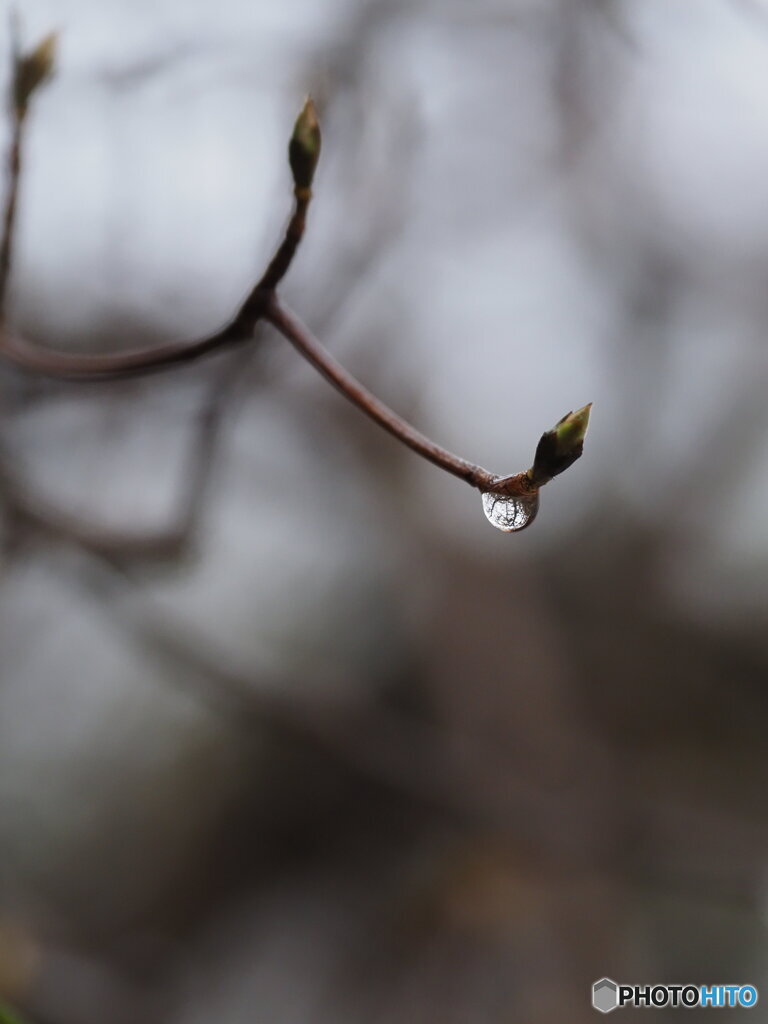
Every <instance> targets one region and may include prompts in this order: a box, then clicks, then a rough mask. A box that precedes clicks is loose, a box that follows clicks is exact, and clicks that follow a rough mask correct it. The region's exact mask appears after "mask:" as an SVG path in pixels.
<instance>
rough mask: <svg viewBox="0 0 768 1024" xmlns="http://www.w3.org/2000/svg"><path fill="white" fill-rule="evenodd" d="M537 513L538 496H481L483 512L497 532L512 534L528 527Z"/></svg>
mask: <svg viewBox="0 0 768 1024" xmlns="http://www.w3.org/2000/svg"><path fill="white" fill-rule="evenodd" d="M538 511H539V496H538V494H516V495H514V496H509V495H507V494H491V493H490V492H488V491H486V492H485V493H484V494H483V512H485V515H486V518H487V519H488V522H489V523H492V524H493V525H494V526H495V527H496V529H497V530H503V531H504V532H505V533H513V532H514V531H515V530H524V529H525V527H526V526H530V524H531V523H532V522H533V520H534V519H535V518H536V513H537V512H538Z"/></svg>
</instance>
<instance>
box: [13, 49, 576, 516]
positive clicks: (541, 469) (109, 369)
mask: <svg viewBox="0 0 768 1024" xmlns="http://www.w3.org/2000/svg"><path fill="white" fill-rule="evenodd" d="M43 52H44V51H43V50H42V49H41V48H40V47H39V48H38V50H37V51H35V52H34V54H32V55H30V57H27V58H23V59H21V61H22V63H19V61H20V58H18V56H17V57H16V68H17V81H18V68H19V67H21V66H22V64H23V62H24V61H27V62H29V61H30V60H31V59H32V58H33V57H35V55H37V54H40V53H43ZM45 56H46V57H47V56H49V55H48V54H47V53H46V54H45ZM49 71H50V67H48V70H47V72H46V74H47V73H49ZM43 77H45V75H43V76H42V77H41V76H40V75H38V78H37V84H39V83H40V81H42V80H43ZM16 91H17V92H18V89H17V87H16ZM25 111H26V101H25V103H24V105H23V106H20V104H19V102H18V98H17V99H16V100H15V107H14V112H15V129H16V131H15V135H14V143H13V145H12V148H11V154H10V167H9V189H8V197H7V200H6V217H5V222H4V233H3V237H2V240H1V242H0V259H4V261H5V263H4V264H3V263H2V262H0V274H2V272H3V267H4V268H5V277H6V278H7V274H8V269H9V267H10V261H11V249H12V241H13V227H14V214H15V209H16V196H17V191H18V184H19V177H20V168H21V143H22V127H23V121H24V112H25ZM319 154H320V130H319V126H318V122H317V115H316V113H315V109H314V106H313V104H312V102H311V100H309V99H308V100H307V102H306V103H305V105H304V108H303V109H302V111H301V114H300V115H299V117H298V119H297V121H296V125H295V128H294V132H293V136H292V138H291V142H290V146H289V161H290V165H291V171H292V174H293V181H294V197H295V205H294V210H293V214H292V216H291V218H290V221H289V223H288V226H287V229H286V232H285V235H284V237H283V240H282V242H281V244H280V245H279V246H278V249H277V251H276V253H275V255H274V257H273V258H272V260H271V261H270V263H269V265H268V267H267V269H266V270H265V272H264V273H263V275H262V276H261V278H260V279H259V281H258V282H257V283H256V285H255V286H254V287H253V289H252V290H251V292H250V294H249V295H248V297H247V298H246V299H245V301H244V302H243V304H242V305H241V307H240V309H239V311H238V312H237V313H236V315H235V316H234V317H233V319H232V320H231V321H230V323H229V324H228V325H227V326H226V327H224V328H223V329H222V330H221V331H219V332H217V333H215V334H213V335H210V336H208V337H205V338H200V339H197V340H194V341H185V342H177V343H172V344H169V345H165V346H161V347H160V348H152V349H140V350H138V351H133V352H127V353H117V354H114V353H113V354H108V355H78V354H70V353H63V352H57V351H52V350H50V349H44V348H41V347H39V346H35V345H33V344H31V343H29V342H28V341H26V340H24V339H22V338H19V337H17V336H15V335H13V334H11V333H10V332H8V331H7V330H5V328H4V326H3V321H2V318H1V317H0V354H2V355H4V356H5V357H6V358H7V359H9V360H10V361H12V362H14V363H15V364H16V365H18V366H21V367H23V368H25V369H27V370H32V371H34V372H36V373H40V374H44V375H47V376H52V377H58V378H65V379H74V380H105V379H110V378H116V377H125V376H129V375H135V374H144V373H149V372H153V371H157V370H161V369H167V368H169V367H172V366H176V365H178V364H180V363H186V362H190V361H192V360H195V359H199V358H201V357H202V356H205V355H208V354H210V353H212V352H215V351H218V350H220V349H221V348H223V347H226V346H228V345H233V344H237V343H242V342H243V341H245V340H248V339H249V338H250V337H251V336H252V334H253V330H254V328H255V326H256V324H257V322H258V321H259V320H260V319H262V318H266V319H268V320H269V321H270V322H271V323H272V325H273V326H274V327H276V328H277V330H278V331H279V332H280V333H281V334H282V335H283V336H284V337H285V338H287V339H288V340H289V341H290V342H291V343H292V344H293V345H294V347H295V348H296V349H297V350H298V351H299V352H300V353H301V354H302V355H303V356H304V358H305V359H307V360H308V361H309V362H310V363H311V364H312V366H314V367H315V369H317V370H318V371H319V372H320V373H321V374H322V376H324V377H325V378H326V380H328V381H329V382H330V383H331V384H333V386H334V387H335V388H336V389H337V390H338V391H340V392H341V393H342V394H343V395H344V396H345V397H346V398H348V399H349V401H351V402H352V403H353V404H354V405H356V406H357V407H358V408H359V409H361V410H362V411H363V412H364V413H365V414H366V415H367V416H369V417H370V418H371V419H372V420H373V421H374V422H375V423H377V424H378V425H379V426H381V427H383V428H384V430H386V431H387V432H388V433H390V434H391V435H392V436H393V437H395V438H397V440H399V441H400V442H401V443H402V444H404V445H406V446H407V447H408V448H410V449H411V450H412V451H414V452H416V453H417V454H418V455H420V456H421V457H422V458H425V459H427V460H428V461H429V462H431V463H433V465H436V466H438V467H439V468H440V469H443V470H445V471H446V472H448V473H451V474H452V475H453V476H457V477H459V479H461V480H464V481H465V482H466V483H468V484H469V485H470V486H472V487H476V488H477V489H479V490H481V491H483V492H488V493H491V494H496V495H499V496H501V497H513V498H514V497H519V498H522V499H525V500H527V501H528V503H529V513H528V514H527V515H526V517H525V520H524V521H525V523H528V522H531V521H532V519H533V516H534V515H535V509H536V507H537V505H536V498H537V495H538V491H539V488H540V487H541V486H543V485H544V484H545V483H547V482H548V481H549V480H551V479H552V477H554V476H555V475H557V473H559V472H562V471H563V469H565V468H567V466H568V465H570V464H571V463H572V462H574V461H575V460H576V459H577V458H578V457H579V456H580V455H581V448H582V442H583V437H584V432H585V430H586V423H587V419H588V414H589V408H588V407H585V409H584V410H580V412H579V413H577V414H575V419H574V414H570V413H569V414H568V416H567V417H564V418H563V420H561V421H560V423H559V424H558V425H557V426H556V427H555V429H554V430H553V431H549V432H548V433H547V434H545V435H544V436H543V437H542V440H541V442H540V443H539V447H538V448H537V451H536V459H535V461H534V464H533V466H532V468H531V469H530V470H527V471H526V472H523V473H517V474H516V475H514V476H508V477H500V476H497V475H495V474H493V473H490V472H489V471H488V470H486V469H483V468H482V467H481V466H477V465H475V464H474V463H471V462H468V461H467V460H466V459H463V458H461V457H460V456H458V455H455V454H453V453H452V452H449V451H448V450H447V449H445V448H443V447H441V446H440V445H438V444H436V443H435V442H434V441H432V440H430V438H428V437H426V436H425V435H424V434H422V433H420V432H419V431H418V430H416V429H415V428H414V427H412V426H411V425H410V424H409V423H407V422H406V421H405V420H403V419H402V417H400V416H398V415H397V413H395V412H394V411H393V410H392V409H390V408H389V407H388V406H387V405H385V404H384V402H382V401H381V400H380V399H378V398H377V397H376V396H375V395H373V394H372V393H371V392H370V391H368V390H367V388H365V387H363V385H362V384H360V382H359V381H357V380H356V379H355V378H354V377H353V376H352V375H351V374H350V373H348V372H347V371H346V370H345V369H344V368H343V367H342V366H341V365H340V364H339V363H337V362H336V360H335V359H334V358H333V357H332V356H331V355H330V354H329V353H328V352H327V351H326V350H325V349H324V348H323V346H322V345H321V344H320V342H319V341H318V340H317V339H316V338H314V337H313V336H312V334H311V333H310V332H309V331H308V330H307V328H306V327H304V325H303V324H302V323H301V322H300V321H299V320H298V319H297V318H296V317H295V316H294V315H293V314H292V313H291V312H290V311H289V310H288V309H287V308H286V307H285V306H284V305H282V304H281V303H280V301H279V300H278V298H277V291H276V289H277V286H278V285H279V283H280V282H281V281H282V279H283V277H284V276H285V274H286V273H287V271H288V269H289V267H290V266H291V263H292V261H293V258H294V256H295V254H296V251H297V249H298V246H299V243H300V242H301V239H302V237H303V235H304V229H305V225H306V217H307V210H308V207H309V203H310V200H311V197H312V192H311V186H312V180H313V176H314V172H315V168H316V166H317V161H318V157H319ZM5 283H6V282H5V279H3V278H0V287H2V288H4V285H5ZM1 297H2V291H0V298H1ZM1 312H2V305H1V304H0V313H1ZM577 427H578V429H576V428H577ZM545 442H547V443H546V444H545ZM491 518H492V521H494V520H493V517H491ZM510 522H512V523H515V525H510V526H509V527H507V526H505V525H502V527H501V528H502V529H507V528H509V529H518V528H520V526H521V525H522V522H521V523H516V522H515V519H514V517H513V519H512V520H511V521H510ZM496 525H500V523H499V522H496Z"/></svg>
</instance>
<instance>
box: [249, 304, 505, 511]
mask: <svg viewBox="0 0 768 1024" xmlns="http://www.w3.org/2000/svg"><path fill="white" fill-rule="evenodd" d="M264 318H265V319H266V320H268V321H269V323H271V324H272V325H273V327H275V328H276V329H277V330H278V331H279V332H280V333H281V334H282V335H283V337H284V338H286V339H287V340H288V341H290V343H291V344H292V345H293V346H294V348H295V349H296V350H297V351H298V352H299V353H300V354H301V355H302V356H304V358H305V359H306V360H307V362H308V363H310V364H311V365H312V366H314V368H315V369H316V370H317V371H318V372H319V373H321V374H322V375H323V377H325V379H326V380H327V381H329V382H330V383H331V384H332V385H333V386H334V387H335V388H336V390H337V391H339V392H341V394H342V395H344V397H345V398H347V399H348V400H349V401H350V402H352V404H353V405H356V406H357V408H358V409H360V410H361V411H362V412H364V413H365V414H366V416H369V417H370V418H371V419H372V420H373V421H374V422H375V423H378V424H379V426H380V427H383V428H384V430H386V431H387V432H388V433H390V434H392V436H393V437H396V438H397V439H398V441H401V442H402V443H403V444H404V445H406V446H407V447H408V448H410V449H411V450H412V451H414V452H416V454H417V455H421V456H422V458H425V459H428V460H429V461H430V462H432V463H433V464H434V465H435V466H439V467H440V469H444V470H445V471H446V472H447V473H452V474H453V475H454V476H457V477H459V479H461V480H464V481H465V482H466V483H468V484H470V486H472V487H477V488H479V489H480V490H483V491H493V490H494V489H495V488H496V487H497V486H498V484H499V481H500V477H497V476H495V475H494V474H493V473H489V472H488V470H487V469H483V468H482V466H475V465H474V464H473V463H471V462H467V460H466V459H462V458H460V457H459V456H458V455H454V454H453V452H449V451H448V450H447V449H446V448H442V447H441V446H440V445H438V444H435V442H434V441H431V440H430V439H429V438H428V437H426V436H425V435H424V434H422V433H420V432H419V431H418V430H416V429H415V428H414V427H412V426H411V425H410V424H409V423H406V421H405V420H404V419H402V417H401V416H398V415H397V413H395V412H393V410H392V409H390V408H389V406H387V405H385V404H384V402H382V401H381V399H379V398H377V397H376V396H375V395H374V394H373V393H372V392H370V391H369V390H368V389H367V388H366V387H364V386H363V385H362V384H361V383H360V382H359V381H358V380H356V379H355V378H354V377H353V376H352V374H351V373H349V372H348V371H347V370H345V369H344V367H343V366H342V365H341V364H340V363H338V362H337V361H336V360H335V359H334V358H333V356H332V355H331V354H330V352H328V351H327V350H326V349H325V348H323V346H322V345H321V344H320V342H319V341H318V340H317V338H315V337H314V335H313V334H312V333H311V332H310V331H309V329H308V328H307V327H305V325H304V324H302V323H301V321H300V320H299V319H298V317H296V316H295V315H294V314H293V313H291V312H290V311H289V310H288V309H286V307H285V306H284V305H283V304H282V303H281V302H280V300H279V299H278V298H277V296H276V295H272V296H270V299H269V303H268V305H267V307H266V309H265V312H264Z"/></svg>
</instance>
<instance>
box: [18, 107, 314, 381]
mask: <svg viewBox="0 0 768 1024" xmlns="http://www.w3.org/2000/svg"><path fill="white" fill-rule="evenodd" d="M16 129H17V130H16V133H15V135H14V143H13V145H12V148H11V152H10V154H9V187H8V195H7V199H6V208H5V218H4V224H3V235H2V239H1V240H0V355H2V356H5V358H6V359H8V360H10V361H11V362H13V363H15V364H16V365H17V366H20V367H22V368H23V369H25V370H30V371H32V372H34V373H40V374H43V375H44V376H47V377H55V378H58V379H64V380H81V381H102V380H110V379H115V378H123V377H132V376H139V375H141V374H147V373H155V372H157V371H159V370H167V369H171V368H172V367H174V366H178V365H179V364H181V363H188V362H192V361H194V360H197V359H200V358H202V357H203V356H207V355H210V354H211V353H213V352H217V351H219V350H220V349H223V348H226V347H230V346H233V345H238V344H242V343H243V342H245V341H248V340H250V338H251V336H252V334H253V331H254V329H255V327H256V324H257V323H258V321H259V320H260V319H261V317H262V316H263V313H264V308H265V306H266V303H267V301H268V298H269V293H270V291H272V290H273V289H274V288H275V287H276V285H277V284H278V283H279V282H280V281H281V280H282V278H283V277H284V276H285V274H286V272H287V271H288V268H289V267H290V265H291V262H292V260H293V257H294V256H295V254H296V250H297V249H298V246H299V243H300V241H301V239H302V237H303V234H304V227H305V224H306V217H307V208H308V206H309V202H310V199H311V193H310V192H309V190H308V189H297V190H296V192H295V200H296V201H295V204H294V209H293V213H292V215H291V218H290V220H289V222H288V226H287V227H286V230H285V235H284V237H283V240H282V242H281V243H280V246H279V247H278V249H277V252H276V253H275V255H274V257H273V258H272V260H271V262H270V264H269V266H268V267H267V269H266V270H265V272H264V274H263V275H262V277H261V278H260V279H259V281H258V282H257V283H256V284H255V285H254V287H253V288H252V289H251V291H250V293H249V294H248V296H247V298H246V299H245V301H244V302H243V303H242V305H241V306H240V309H239V310H238V312H237V313H236V314H235V316H234V317H233V319H232V320H231V321H230V322H229V323H228V324H227V325H226V327H224V328H223V329H222V330H221V331H218V332H216V333H215V334H211V335H208V336H206V337H204V338H197V339H195V340H193V341H189V340H185V341H179V342H171V343H170V344H167V345H160V346H156V347H152V348H140V349H134V350H133V351H130V352H110V353H105V354H94V355H92V354H82V353H75V352H61V351H56V350H54V349H48V348H45V347H43V346H40V345H35V344H34V343H32V342H30V341H27V340H26V339H25V338H21V337H19V336H17V335H15V334H12V333H11V332H10V331H8V330H7V329H6V328H5V326H4V319H3V316H2V311H3V302H2V299H3V286H4V285H5V284H6V282H7V277H8V271H9V269H10V265H11V247H12V239H13V226H14V218H15V209H16V195H17V192H18V181H19V171H20V162H21V161H20V148H19V145H18V141H19V137H20V125H19V123H18V122H17V123H16ZM3 260H4V261H5V262H3Z"/></svg>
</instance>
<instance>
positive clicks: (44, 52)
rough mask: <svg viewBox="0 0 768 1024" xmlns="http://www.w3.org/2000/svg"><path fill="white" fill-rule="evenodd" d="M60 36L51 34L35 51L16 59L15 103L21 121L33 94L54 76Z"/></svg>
mask: <svg viewBox="0 0 768 1024" xmlns="http://www.w3.org/2000/svg"><path fill="white" fill-rule="evenodd" d="M57 41H58V34H57V33H56V32H49V34H48V35H47V36H45V38H44V39H42V40H41V41H40V42H39V43H38V44H37V46H36V47H35V48H34V50H31V51H30V52H29V53H25V54H23V55H21V56H20V57H17V58H16V66H15V68H14V75H13V101H14V106H15V109H16V116H17V117H18V118H19V119H21V118H23V117H24V115H25V114H26V112H27V106H28V104H29V101H30V99H31V98H32V94H33V93H34V92H35V91H36V90H37V89H39V88H40V86H41V85H43V84H44V83H45V82H46V81H47V80H48V79H49V78H50V77H51V75H52V74H53V69H54V63H55V59H56V44H57Z"/></svg>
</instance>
